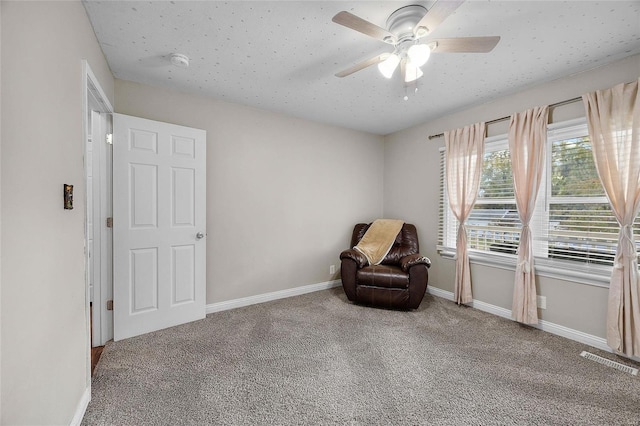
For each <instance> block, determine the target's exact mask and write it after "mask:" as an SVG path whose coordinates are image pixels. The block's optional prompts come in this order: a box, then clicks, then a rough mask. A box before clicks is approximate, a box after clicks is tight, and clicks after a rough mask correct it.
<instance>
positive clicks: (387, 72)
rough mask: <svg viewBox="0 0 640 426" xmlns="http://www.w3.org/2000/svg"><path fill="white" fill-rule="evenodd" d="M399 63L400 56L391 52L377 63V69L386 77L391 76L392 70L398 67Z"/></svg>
mask: <svg viewBox="0 0 640 426" xmlns="http://www.w3.org/2000/svg"><path fill="white" fill-rule="evenodd" d="M399 63H400V57H399V56H398V55H396V54H395V53H392V54H391V55H389V57H388V58H387V59H385V60H384V61H382V62H380V63H379V64H378V70H380V73H381V74H382V75H383V76H385V77H386V78H391V76H393V72H394V71H395V70H396V68H398V64H399Z"/></svg>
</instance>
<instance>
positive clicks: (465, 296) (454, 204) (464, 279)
mask: <svg viewBox="0 0 640 426" xmlns="http://www.w3.org/2000/svg"><path fill="white" fill-rule="evenodd" d="M484 137H485V123H476V124H473V125H471V126H466V127H464V128H462V129H456V130H450V131H447V132H444V140H445V147H446V173H447V194H448V196H449V207H451V211H452V212H453V215H454V216H455V217H456V219H457V220H458V222H459V226H458V235H457V240H456V278H455V292H454V297H455V301H456V303H458V304H461V303H470V302H471V301H472V300H473V294H472V291H471V269H470V264H469V254H468V252H467V230H466V228H465V221H466V220H467V218H468V217H469V214H470V213H471V210H472V209H473V206H474V204H475V202H476V197H477V195H478V188H479V186H480V175H481V174H482V161H483V159H484Z"/></svg>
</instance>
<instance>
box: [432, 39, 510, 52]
mask: <svg viewBox="0 0 640 426" xmlns="http://www.w3.org/2000/svg"><path fill="white" fill-rule="evenodd" d="M499 41H500V37H499V36H492V37H459V38H440V39H437V40H432V41H431V42H430V44H435V46H434V47H433V48H432V49H431V51H432V52H434V53H487V52H491V51H492V50H493V48H494V47H496V44H498V42H499Z"/></svg>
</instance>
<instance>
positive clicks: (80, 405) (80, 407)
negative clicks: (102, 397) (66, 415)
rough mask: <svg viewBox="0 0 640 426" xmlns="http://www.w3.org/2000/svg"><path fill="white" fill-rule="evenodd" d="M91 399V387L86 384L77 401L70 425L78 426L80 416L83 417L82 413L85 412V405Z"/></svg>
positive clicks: (86, 405)
mask: <svg viewBox="0 0 640 426" xmlns="http://www.w3.org/2000/svg"><path fill="white" fill-rule="evenodd" d="M90 401H91V387H90V386H87V388H86V389H85V390H84V392H83V394H82V397H81V398H80V401H79V402H78V408H76V413H75V414H74V415H73V419H71V423H69V425H70V426H80V424H81V423H82V418H83V417H84V413H86V412H87V407H88V406H89V402H90Z"/></svg>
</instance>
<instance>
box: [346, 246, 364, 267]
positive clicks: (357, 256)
mask: <svg viewBox="0 0 640 426" xmlns="http://www.w3.org/2000/svg"><path fill="white" fill-rule="evenodd" d="M342 259H351V260H353V261H354V262H356V265H358V269H360V268H364V267H365V266H367V264H368V261H367V258H366V257H365V255H364V254H362V253H360V252H359V251H357V250H354V249H348V250H345V251H343V252H342V253H340V260H342Z"/></svg>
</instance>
